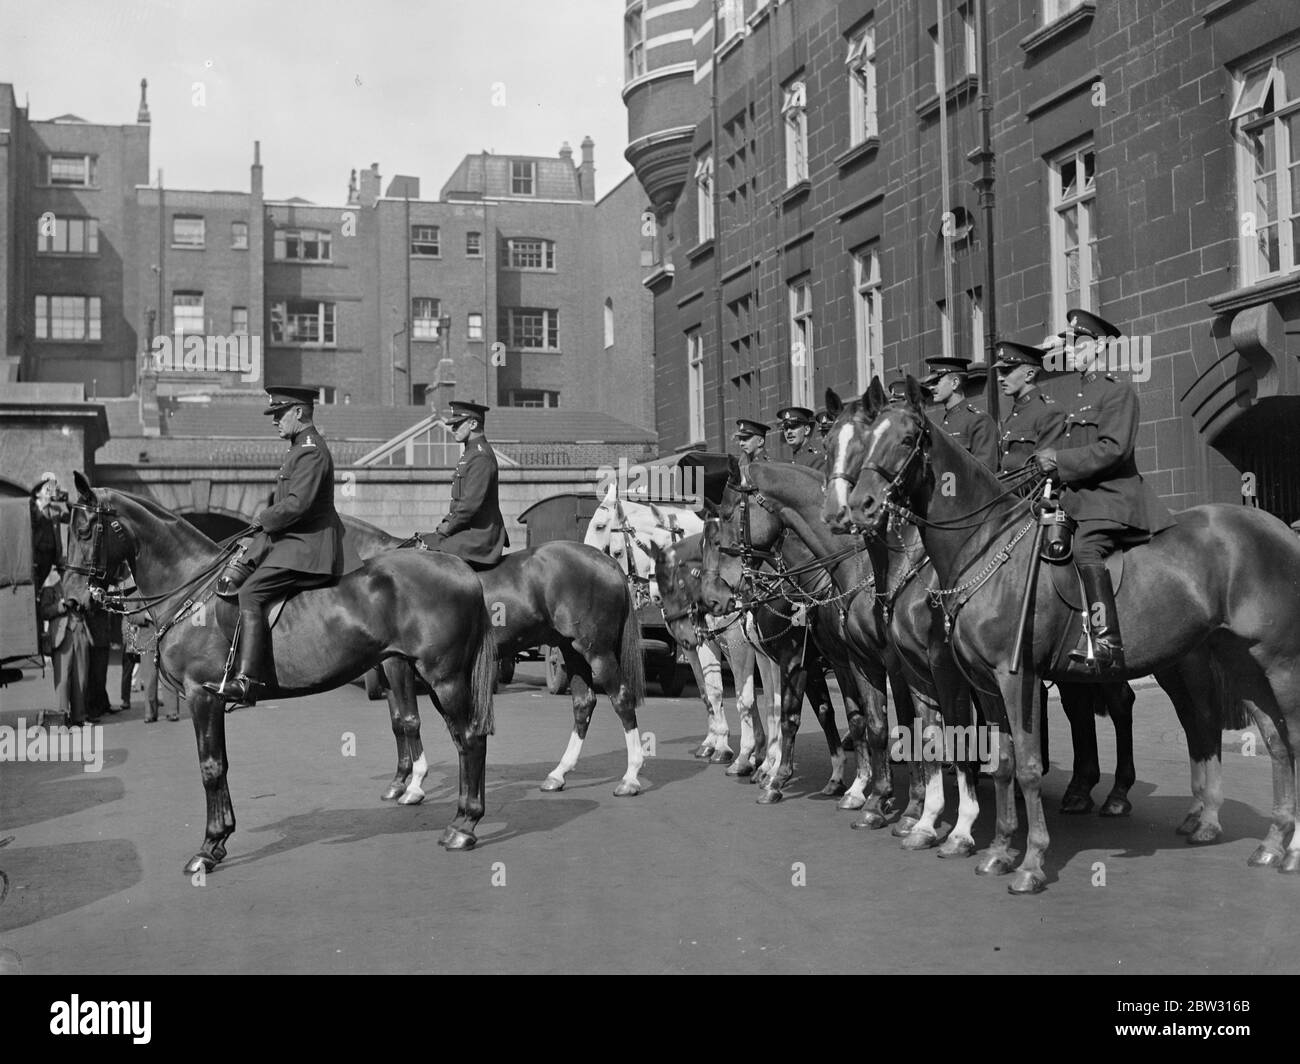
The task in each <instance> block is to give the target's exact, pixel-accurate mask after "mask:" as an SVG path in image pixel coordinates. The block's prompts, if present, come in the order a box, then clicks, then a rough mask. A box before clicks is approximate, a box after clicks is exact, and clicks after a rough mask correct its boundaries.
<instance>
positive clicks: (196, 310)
mask: <svg viewBox="0 0 1300 1064" xmlns="http://www.w3.org/2000/svg"><path fill="white" fill-rule="evenodd" d="M207 321H208V319H207V313H206V307H205V306H204V301H203V293H202V292H195V291H192V290H182V291H179V292H172V331H173V332H179V333H181V334H183V335H185V336H202V335H203V333H204V332H206V331H207Z"/></svg>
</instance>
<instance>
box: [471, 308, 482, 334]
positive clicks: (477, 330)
mask: <svg viewBox="0 0 1300 1064" xmlns="http://www.w3.org/2000/svg"><path fill="white" fill-rule="evenodd" d="M468 338H469V339H471V340H482V339H483V315H482V314H479V313H477V312H475V313H472V314H470V316H469V332H468Z"/></svg>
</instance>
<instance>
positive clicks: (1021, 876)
mask: <svg viewBox="0 0 1300 1064" xmlns="http://www.w3.org/2000/svg"><path fill="white" fill-rule="evenodd" d="M1046 888H1047V882H1046V877H1045V876H1044V875H1043V873H1042V872H1027V871H1025V869H1023V868H1022V869H1021V870H1020V871H1019V872H1017V873H1016V875H1015V878H1014V879H1013V880H1012V881H1011V882H1010V883H1008V884H1007V893H1008V894H1041V893H1042V892H1043V891H1044V890H1045V889H1046Z"/></svg>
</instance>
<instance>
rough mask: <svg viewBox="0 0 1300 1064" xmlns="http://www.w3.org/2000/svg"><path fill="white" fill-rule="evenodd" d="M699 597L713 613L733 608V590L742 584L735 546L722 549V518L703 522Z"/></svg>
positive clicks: (742, 574) (734, 606)
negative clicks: (730, 548)
mask: <svg viewBox="0 0 1300 1064" xmlns="http://www.w3.org/2000/svg"><path fill="white" fill-rule="evenodd" d="M700 563H701V564H700V601H701V602H703V604H704V606H705V608H706V609H707V610H708V611H709V612H710V613H712V614H714V615H715V616H722V615H723V614H726V613H730V612H731V611H732V610H734V609H735V608H736V591H737V590H738V589H740V587H741V586H742V585H743V584H744V581H745V568H744V565H743V564H742V562H741V559H740V552H739V551H736V550H729V551H724V550H723V545H722V518H721V517H720V516H719V517H710V518H709V519H708V520H707V521H705V522H704V538H703V539H702V540H701V545H700Z"/></svg>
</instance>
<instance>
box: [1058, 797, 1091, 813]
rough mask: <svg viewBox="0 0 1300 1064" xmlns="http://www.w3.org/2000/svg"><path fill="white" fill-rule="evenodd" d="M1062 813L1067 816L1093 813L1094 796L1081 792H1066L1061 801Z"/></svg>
mask: <svg viewBox="0 0 1300 1064" xmlns="http://www.w3.org/2000/svg"><path fill="white" fill-rule="evenodd" d="M1061 812H1062V813H1064V814H1065V815H1066V816H1082V815H1083V814H1084V813H1091V812H1092V795H1090V794H1084V793H1082V792H1080V791H1066V792H1065V797H1063V798H1062V799H1061Z"/></svg>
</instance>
